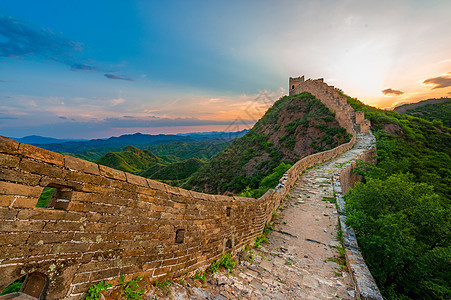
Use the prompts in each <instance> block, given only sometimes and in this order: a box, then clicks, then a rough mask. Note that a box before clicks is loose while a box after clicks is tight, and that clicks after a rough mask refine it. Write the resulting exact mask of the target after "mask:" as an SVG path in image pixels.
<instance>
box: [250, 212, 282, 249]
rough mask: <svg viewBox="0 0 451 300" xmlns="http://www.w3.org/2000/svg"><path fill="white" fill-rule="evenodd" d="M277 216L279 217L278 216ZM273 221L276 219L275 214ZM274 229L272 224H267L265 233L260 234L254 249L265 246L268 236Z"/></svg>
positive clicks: (255, 241)
mask: <svg viewBox="0 0 451 300" xmlns="http://www.w3.org/2000/svg"><path fill="white" fill-rule="evenodd" d="M276 216H277V215H276ZM273 219H274V214H273ZM272 229H273V227H272V225H271V224H270V223H267V224H266V225H265V228H264V229H263V232H262V233H261V234H259V235H258V236H257V237H256V238H255V240H254V247H255V248H257V249H259V248H260V245H261V244H265V243H267V242H268V238H267V236H268V234H269V233H270V232H271V231H272Z"/></svg>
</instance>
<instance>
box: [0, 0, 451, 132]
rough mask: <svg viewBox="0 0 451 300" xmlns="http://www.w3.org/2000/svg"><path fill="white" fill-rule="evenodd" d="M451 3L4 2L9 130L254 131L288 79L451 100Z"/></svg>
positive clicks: (2, 67)
mask: <svg viewBox="0 0 451 300" xmlns="http://www.w3.org/2000/svg"><path fill="white" fill-rule="evenodd" d="M450 15H451V1H449V0H444V1H434V0H430V1H414V0H412V1H407V0H406V1H402V0H401V1H396V0H391V1H365V0H347V1H339V0H330V1H322V0H315V1H313V0H312V1H306V0H304V1H301V0H298V1H288V0H278V1H269V0H255V1H251V0H248V1H235V0H229V1H223V0H221V1H216V0H210V1H197V0H191V1H172V0H168V1H151V0H147V1H144V0H142V1H138V0H136V1H132V0H128V1H125V0H115V1H111V0H108V1H102V0H95V1H93V0H90V1H84V0H77V1H62V0H57V1H51V0H42V1H32V0H29V1H23V0H14V1H9V0H0V135H4V136H9V137H23V136H27V135H41V136H47V137H54V138H71V139H91V138H105V137H110V136H118V135H121V134H126V133H135V132H141V133H149V134H159V133H165V134H169V133H171V134H172V133H186V132H203V131H214V130H225V131H236V130H241V129H244V128H250V127H251V126H252V124H254V123H255V121H256V120H258V119H259V118H260V117H261V116H262V115H263V114H264V112H265V110H266V109H267V108H268V107H269V106H270V105H271V104H272V103H273V102H274V101H276V100H277V99H278V98H280V97H281V96H283V95H285V94H287V87H288V78H289V77H290V76H291V77H297V76H300V75H305V76H306V78H324V80H325V82H327V83H328V84H329V85H334V86H336V87H338V88H340V89H342V90H343V91H344V92H345V93H346V94H348V95H350V96H353V97H356V98H358V99H359V100H361V101H363V102H364V103H366V104H369V105H373V106H377V107H380V108H392V107H394V106H396V105H399V104H400V103H406V102H417V101H420V100H424V99H428V98H439V97H449V96H451V34H450V33H451V18H450Z"/></svg>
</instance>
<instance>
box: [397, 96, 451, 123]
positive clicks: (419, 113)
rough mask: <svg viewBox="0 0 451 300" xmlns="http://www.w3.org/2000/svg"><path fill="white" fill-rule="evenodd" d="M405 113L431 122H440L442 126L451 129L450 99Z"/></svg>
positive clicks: (411, 109) (408, 110)
mask: <svg viewBox="0 0 451 300" xmlns="http://www.w3.org/2000/svg"><path fill="white" fill-rule="evenodd" d="M405 113H406V114H409V115H412V116H416V117H420V118H422V119H425V120H428V121H431V122H436V123H437V122H442V123H443V125H444V126H446V127H451V117H450V116H451V99H447V100H446V101H445V102H441V103H433V104H432V103H431V104H426V105H423V106H419V107H415V108H410V109H407V111H406V112H405Z"/></svg>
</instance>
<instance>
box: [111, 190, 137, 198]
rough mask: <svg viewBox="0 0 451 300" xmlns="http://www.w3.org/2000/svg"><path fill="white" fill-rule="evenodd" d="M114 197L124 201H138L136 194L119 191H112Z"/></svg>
mask: <svg viewBox="0 0 451 300" xmlns="http://www.w3.org/2000/svg"><path fill="white" fill-rule="evenodd" d="M114 195H115V196H117V197H120V198H124V199H138V193H137V192H131V191H126V190H121V189H114Z"/></svg>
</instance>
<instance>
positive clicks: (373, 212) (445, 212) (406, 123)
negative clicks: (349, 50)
mask: <svg viewBox="0 0 451 300" xmlns="http://www.w3.org/2000/svg"><path fill="white" fill-rule="evenodd" d="M348 103H349V104H351V105H352V106H353V108H354V109H356V110H363V111H364V112H365V117H366V118H367V119H369V120H370V121H371V124H372V128H371V130H372V132H373V133H374V135H375V136H376V140H377V142H376V144H377V159H378V163H377V165H376V166H373V165H361V166H360V167H359V168H357V172H358V173H359V174H361V175H364V183H362V184H360V185H357V186H356V188H355V189H353V190H351V191H350V192H349V193H348V194H346V195H345V198H346V211H347V212H346V214H347V219H348V224H349V225H351V226H352V227H353V228H354V230H355V232H356V235H357V239H358V243H359V248H360V249H361V251H362V254H363V256H364V258H365V262H366V263H367V265H368V266H369V268H370V271H371V273H372V274H373V276H374V278H375V280H376V282H377V283H378V286H379V288H380V290H381V292H382V294H383V296H384V299H450V298H451V284H450V280H449V278H450V276H449V270H451V260H450V257H451V234H450V233H451V217H450V216H451V202H450V199H451V158H450V156H451V129H450V128H449V127H445V126H443V125H442V124H441V122H437V121H436V120H432V121H428V120H425V119H422V118H418V117H414V116H411V115H409V114H400V113H397V112H395V111H384V110H379V109H376V108H374V107H370V106H367V105H364V104H363V103H361V102H360V101H358V100H356V99H353V98H350V97H348ZM434 105H436V104H434ZM423 107H425V106H423ZM418 108H419V107H418ZM447 117H448V118H449V117H450V115H449V114H448V116H447Z"/></svg>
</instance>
